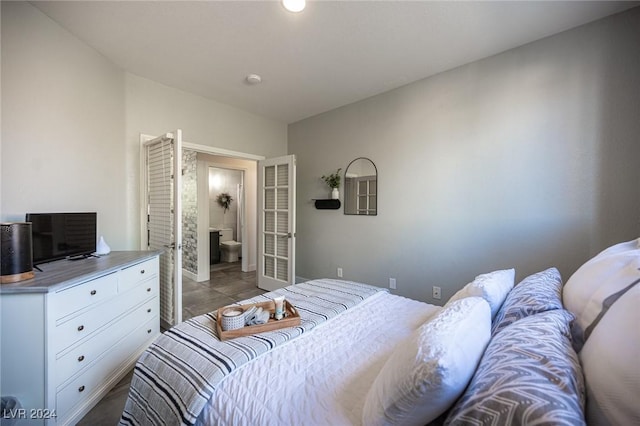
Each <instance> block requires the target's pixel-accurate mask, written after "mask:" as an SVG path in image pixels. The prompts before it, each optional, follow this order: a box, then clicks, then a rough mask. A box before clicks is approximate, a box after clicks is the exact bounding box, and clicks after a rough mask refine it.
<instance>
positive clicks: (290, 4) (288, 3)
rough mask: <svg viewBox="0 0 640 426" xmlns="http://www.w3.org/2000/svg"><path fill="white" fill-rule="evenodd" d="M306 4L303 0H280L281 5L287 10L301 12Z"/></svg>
mask: <svg viewBox="0 0 640 426" xmlns="http://www.w3.org/2000/svg"><path fill="white" fill-rule="evenodd" d="M306 4H307V2H306V1H305V0H282V5H283V6H284V8H285V9H287V10H288V11H289V12H296V13H297V12H302V11H303V10H304V7H305V6H306Z"/></svg>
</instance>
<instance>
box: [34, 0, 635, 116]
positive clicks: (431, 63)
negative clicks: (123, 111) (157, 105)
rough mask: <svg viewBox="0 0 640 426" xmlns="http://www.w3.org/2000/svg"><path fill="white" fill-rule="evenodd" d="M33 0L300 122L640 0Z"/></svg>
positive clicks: (154, 63) (244, 103)
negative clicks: (252, 79)
mask: <svg viewBox="0 0 640 426" xmlns="http://www.w3.org/2000/svg"><path fill="white" fill-rule="evenodd" d="M31 4H33V5H34V6H36V7H37V8H39V9H40V10H41V11H42V12H44V13H45V14H46V15H48V16H49V17H51V18H52V19H53V20H55V21H57V22H58V23H59V24H60V25H62V26H63V27H64V28H66V29H67V30H69V31H70V32H71V33H73V34H74V35H75V36H76V37H77V38H79V39H80V40H82V41H84V42H85V43H87V44H88V45H90V46H92V47H93V48H95V49H96V50H97V51H98V52H100V53H101V54H102V55H104V56H105V57H107V58H109V59H110V60H111V61H112V62H113V63H115V64H116V65H117V66H119V67H120V68H122V69H123V70H126V71H128V72H130V73H132V74H136V75H138V76H141V77H145V78H148V79H151V80H155V81H157V82H160V83H163V84H165V85H168V86H172V87H175V88H178V89H182V90H184V91H187V92H191V93H194V94H197V95H200V96H203V97H206V98H210V99H214V100H216V101H219V102H222V103H225V104H228V105H231V106H235V107H237V108H240V109H242V110H245V111H249V112H252V113H255V114H258V115H261V116H264V117H267V118H270V119H275V120H278V121H281V122H284V123H292V122H295V121H298V120H301V119H304V118H306V117H310V116H313V115H316V114H319V113H322V112H325V111H328V110H331V109H334V108H337V107H340V106H342V105H346V104H350V103H352V102H356V101H359V100H361V99H364V98H367V97H370V96H373V95H376V94H378V93H382V92H385V91H388V90H391V89H394V88H397V87H399V86H402V85H405V84H408V83H411V82H414V81H417V80H420V79H423V78H425V77H428V76H431V75H434V74H437V73H439V72H442V71H446V70H449V69H452V68H455V67H457V66H460V65H463V64H466V63H469V62H473V61H475V60H478V59H481V58H485V57H488V56H491V55H495V54H497V53H500V52H503V51H505V50H508V49H511V48H514V47H516V46H521V45H523V44H526V43H529V42H532V41H534V40H538V39H541V38H543V37H547V36H549V35H552V34H556V33H558V32H561V31H565V30H568V29H570V28H573V27H576V26H579V25H582V24H585V23H587V22H590V21H593V20H596V19H599V18H602V17H604V16H607V15H610V14H613V13H617V12H620V11H622V10H625V9H629V8H631V7H635V6H637V5H638V4H640V2H617V1H567V2H558V1H540V2H530V1H513V2H504V1H503V2H494V1H472V2H460V1H353V0H351V1H323V0H318V1H313V0H307V8H306V9H305V10H304V11H303V12H301V13H298V14H293V13H290V12H287V11H285V10H284V8H283V7H282V6H281V5H280V3H279V2H277V1H264V0H263V1H150V2H147V1H67V2H59V1H42V2H38V1H32V2H31ZM252 73H255V74H259V75H260V76H261V77H262V83H261V84H258V85H250V84H248V83H247V82H246V80H245V77H246V76H247V75H248V74H252Z"/></svg>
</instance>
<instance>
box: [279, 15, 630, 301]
mask: <svg viewBox="0 0 640 426" xmlns="http://www.w3.org/2000/svg"><path fill="white" fill-rule="evenodd" d="M638 40H640V8H635V9H632V10H630V11H628V12H624V13H622V14H619V15H614V16H612V17H609V18H606V19H604V20H600V21H596V22H594V23H591V24H588V25H585V26H582V27H579V28H577V29H574V30H570V31H567V32H564V33H561V34H558V35H556V36H553V37H550V38H546V39H543V40H540V41H538V42H534V43H531V44H528V45H525V46H522V47H520V48H517V49H513V50H510V51H507V52H504V53H502V54H499V55H496V56H493V57H490V58H487V59H484V60H481V61H478V62H474V63H471V64H468V65H465V66H462V67H459V68H456V69H453V70H451V71H447V72H444V73H441V74H438V75H436V76H433V77H430V78H427V79H425V80H422V81H419V82H416V83H413V84H409V85H407V86H404V87H401V88H399V89H397V90H393V91H390V92H386V93H382V94H380V95H378V96H375V97H372V98H369V99H366V100H363V101H361V102H358V103H354V104H351V105H347V106H344V107H342V108H339V109H336V110H332V111H329V112H327V113H324V114H321V115H318V116H315V117H312V118H309V119H305V120H303V121H300V122H297V123H294V124H291V125H289V137H288V146H289V148H288V150H289V153H290V154H295V155H296V157H297V161H298V163H297V166H298V167H297V170H298V175H297V226H298V229H297V262H296V273H297V275H299V276H301V277H304V278H318V277H335V276H336V268H338V267H341V268H343V271H344V278H346V279H353V280H357V281H364V282H368V283H371V284H375V285H378V286H382V287H387V286H388V283H389V278H391V277H393V278H396V280H397V290H394V293H397V294H400V295H404V296H409V297H412V298H417V299H420V300H424V301H428V302H432V303H443V302H445V301H446V300H447V299H448V298H449V297H450V296H451V295H452V294H453V293H454V292H455V291H456V290H458V289H459V288H461V287H462V286H463V285H464V284H466V283H467V282H469V281H471V280H472V279H473V278H474V277H475V276H476V275H478V274H480V273H484V272H489V271H491V270H495V269H502V268H511V267H515V268H516V273H517V279H521V278H523V277H524V276H526V275H528V274H531V273H533V272H537V271H539V270H541V269H545V268H548V267H550V266H556V267H558V268H559V270H560V271H561V273H562V275H563V277H564V279H565V280H566V279H568V278H569V276H570V274H571V273H572V272H574V271H575V269H576V268H577V267H578V266H579V265H580V264H582V263H583V262H584V261H585V260H586V259H588V258H589V257H591V256H593V255H594V254H596V253H597V252H598V251H600V250H602V249H604V248H605V247H607V246H609V245H611V244H613V243H617V242H621V241H627V240H631V239H633V238H636V237H638V236H639V235H640V188H639V183H640V167H638V159H639V158H640V101H639V99H640V96H639V94H640V48H638ZM443 42H445V41H443ZM363 72H366V70H363ZM398 74H399V75H401V74H402V69H398ZM361 156H363V157H368V158H371V159H372V160H373V161H374V162H375V164H376V166H377V168H378V179H379V180H378V182H379V185H378V186H379V196H378V215H377V216H374V217H359V216H345V215H343V211H342V209H340V210H316V209H315V208H314V205H313V201H312V199H314V198H326V197H327V194H328V190H327V187H326V185H325V184H324V183H323V182H322V181H321V180H320V176H322V175H323V174H327V173H330V172H333V171H334V170H336V169H337V168H338V167H342V168H343V171H344V168H345V167H346V166H347V164H348V163H349V162H350V161H351V160H353V159H354V158H356V157H361ZM342 190H343V188H341V192H342ZM342 196H343V194H341V198H342ZM432 286H439V287H442V299H441V300H440V301H438V300H434V299H432V298H431V292H432Z"/></svg>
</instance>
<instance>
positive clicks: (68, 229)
mask: <svg viewBox="0 0 640 426" xmlns="http://www.w3.org/2000/svg"><path fill="white" fill-rule="evenodd" d="M26 221H27V222H31V234H32V237H33V264H34V265H37V264H40V263H46V262H51V261H53V260H59V259H65V258H72V259H76V258H81V257H82V256H87V255H90V254H92V253H95V251H96V225H97V214H96V213H95V212H93V213H27V216H26Z"/></svg>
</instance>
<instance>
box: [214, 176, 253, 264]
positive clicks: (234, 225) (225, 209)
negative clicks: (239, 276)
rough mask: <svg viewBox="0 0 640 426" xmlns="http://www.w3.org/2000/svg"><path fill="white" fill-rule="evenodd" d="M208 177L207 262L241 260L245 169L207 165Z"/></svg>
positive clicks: (216, 262) (217, 262) (233, 261)
mask: <svg viewBox="0 0 640 426" xmlns="http://www.w3.org/2000/svg"><path fill="white" fill-rule="evenodd" d="M208 177H209V178H208V187H209V198H208V199H209V261H210V264H211V265H215V264H219V263H236V262H240V261H242V260H241V259H242V258H243V257H244V256H242V241H243V238H242V234H243V229H244V171H243V170H238V169H230V168H226V167H215V166H210V167H209V173H208ZM245 269H246V268H245Z"/></svg>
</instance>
